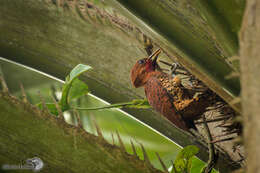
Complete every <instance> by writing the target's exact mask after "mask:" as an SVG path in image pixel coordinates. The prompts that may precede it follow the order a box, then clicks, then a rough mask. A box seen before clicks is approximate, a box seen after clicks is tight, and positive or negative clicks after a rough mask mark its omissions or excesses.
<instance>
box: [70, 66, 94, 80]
mask: <svg viewBox="0 0 260 173" xmlns="http://www.w3.org/2000/svg"><path fill="white" fill-rule="evenodd" d="M91 68H92V67H90V66H89V65H84V64H78V65H77V66H76V67H74V68H73V69H72V70H71V72H70V75H69V77H68V80H69V82H71V81H72V80H74V79H75V78H76V77H78V76H79V75H81V74H82V73H83V72H85V71H87V70H90V69H91Z"/></svg>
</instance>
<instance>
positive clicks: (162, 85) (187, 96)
mask: <svg viewBox="0 0 260 173" xmlns="http://www.w3.org/2000/svg"><path fill="white" fill-rule="evenodd" d="M160 53H161V49H157V50H156V51H155V52H154V53H152V54H151V55H150V56H148V57H147V58H143V59H139V60H138V61H137V62H136V63H135V65H134V66H133V67H132V69H131V75H130V78H131V82H132V85H133V86H134V87H135V88H139V87H144V91H145V95H146V98H147V100H148V102H149V104H150V105H151V107H152V108H153V109H154V110H156V111H157V112H159V113H160V114H161V115H163V116H164V117H165V118H167V119H168V120H169V121H170V122H172V123H173V124H174V125H175V126H177V127H178V128H180V129H182V130H185V131H189V130H190V129H195V130H197V128H196V126H195V124H194V120H195V119H198V118H199V116H200V115H201V114H203V113H204V112H205V109H206V108H207V107H208V105H209V101H208V100H207V99H208V98H207V97H208V94H203V95H201V96H196V97H194V94H193V92H191V90H189V89H187V88H185V87H184V86H183V85H182V83H181V79H180V78H179V77H178V76H174V77H173V76H171V75H169V74H168V73H165V72H163V71H162V70H161V69H160V67H159V65H158V63H157V59H158V56H159V54H160ZM209 94H210V93H209Z"/></svg>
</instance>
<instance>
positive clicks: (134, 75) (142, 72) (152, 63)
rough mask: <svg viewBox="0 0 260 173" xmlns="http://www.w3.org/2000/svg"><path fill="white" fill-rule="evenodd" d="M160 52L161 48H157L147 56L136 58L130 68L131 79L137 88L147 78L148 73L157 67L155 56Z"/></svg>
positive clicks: (143, 83)
mask: <svg viewBox="0 0 260 173" xmlns="http://www.w3.org/2000/svg"><path fill="white" fill-rule="evenodd" d="M160 53H161V49H157V50H156V51H155V52H154V53H153V54H151V55H150V56H149V57H148V58H143V59H140V60H138V61H137V62H136V63H135V65H134V67H133V68H132V70H131V81H132V84H133V86H134V87H136V88H138V87H141V86H143V85H145V83H146V82H147V80H148V77H149V73H151V72H153V71H155V70H156V68H157V67H158V64H157V62H156V61H157V58H158V55H159V54H160Z"/></svg>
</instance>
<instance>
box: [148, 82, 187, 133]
mask: <svg viewBox="0 0 260 173" xmlns="http://www.w3.org/2000/svg"><path fill="white" fill-rule="evenodd" d="M162 82H163V80H162V78H160V77H151V78H150V79H149V81H148V82H147V83H146V85H145V94H146V97H147V100H148V101H149V104H150V105H151V106H152V107H153V108H154V109H155V110H156V111H157V112H159V113H161V114H162V115H163V116H164V117H166V118H167V119H168V120H169V121H171V122H172V123H173V124H174V125H176V126H177V127H179V128H181V129H183V130H188V129H189V124H187V123H186V122H185V121H184V119H183V118H182V116H181V115H180V114H179V113H178V111H177V110H176V108H175V106H174V97H173V95H172V94H171V93H170V92H169V91H167V88H166V87H165V86H163V85H166V84H163V85H162Z"/></svg>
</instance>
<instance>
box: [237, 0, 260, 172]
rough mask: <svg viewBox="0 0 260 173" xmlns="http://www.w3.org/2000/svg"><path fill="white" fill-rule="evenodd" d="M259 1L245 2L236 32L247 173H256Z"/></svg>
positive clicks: (258, 157) (258, 156) (259, 101)
mask: <svg viewBox="0 0 260 173" xmlns="http://www.w3.org/2000/svg"><path fill="white" fill-rule="evenodd" d="M259 50H260V1H259V0H248V1H247V6H246V11H245V14H244V19H243V23H242V28H241V32H240V60H241V84H242V106H243V116H244V143H245V147H246V151H247V172H253V173H257V172H260V164H259V160H260V147H259V143H260V135H259V134H260V117H259V115H260V80H259V76H260V52H259Z"/></svg>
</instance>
